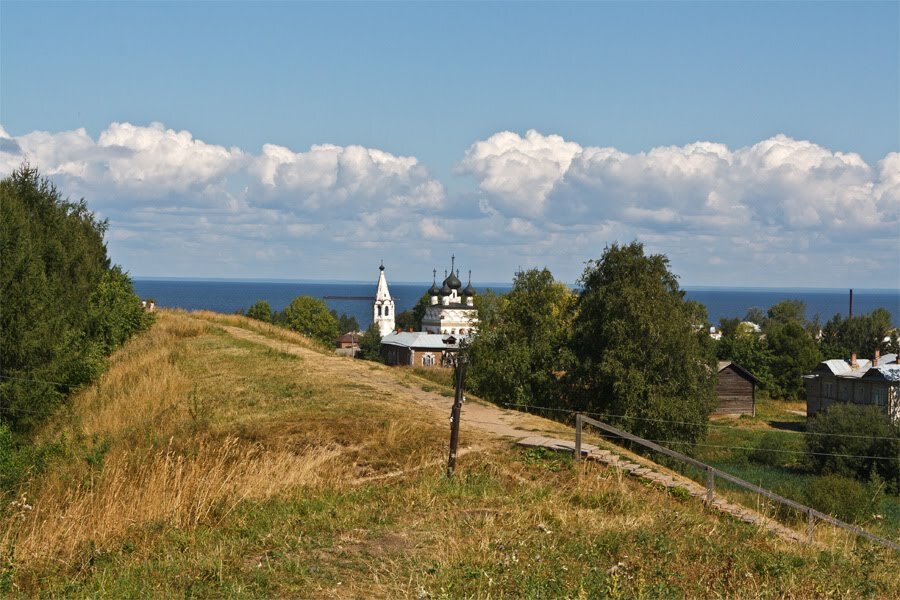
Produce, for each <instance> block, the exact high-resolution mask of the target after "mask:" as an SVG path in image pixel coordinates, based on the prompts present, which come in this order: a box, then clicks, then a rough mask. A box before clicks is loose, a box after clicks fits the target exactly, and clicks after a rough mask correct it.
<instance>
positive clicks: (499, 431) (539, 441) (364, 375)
mask: <svg viewBox="0 0 900 600" xmlns="http://www.w3.org/2000/svg"><path fill="white" fill-rule="evenodd" d="M216 326H217V327H220V328H222V329H223V330H224V331H226V332H227V333H228V334H229V335H232V336H234V337H236V338H239V339H242V340H247V341H250V342H254V343H258V344H261V345H264V346H268V347H271V348H274V349H276V350H279V351H281V352H287V353H289V354H294V355H297V356H301V357H304V358H308V359H310V360H311V361H320V362H322V363H323V364H326V365H330V366H335V367H337V366H338V365H340V369H341V370H343V371H345V372H346V373H348V375H349V376H350V377H351V378H356V379H359V380H365V381H366V383H367V385H370V386H371V387H372V388H374V389H376V390H378V391H379V392H380V393H383V394H385V395H389V396H400V397H407V398H412V399H413V400H414V401H415V402H417V403H418V404H421V405H422V406H424V407H426V408H428V409H429V410H430V411H431V412H433V413H434V414H435V418H444V419H447V418H448V417H449V415H450V409H451V406H452V404H453V399H452V398H449V397H447V396H445V395H442V394H440V393H436V392H431V391H427V390H424V389H421V387H419V386H417V385H415V384H413V383H411V382H407V381H404V380H403V379H401V378H400V377H397V367H387V366H384V365H379V364H376V363H371V362H366V361H358V360H354V359H351V358H348V357H344V356H337V355H334V356H329V355H326V354H320V353H318V352H316V351H314V350H310V349H309V348H305V347H303V346H301V345H299V344H293V343H291V342H287V341H284V340H277V339H272V338H269V337H266V336H264V335H262V334H259V333H256V332H254V331H250V330H248V329H243V328H241V327H234V326H229V325H221V324H216ZM373 369H374V371H373ZM373 372H378V373H381V374H383V375H384V376H383V377H372V374H373ZM422 383H423V384H424V383H425V382H422ZM461 424H462V426H463V427H474V428H477V429H479V430H481V431H483V432H486V433H488V434H491V435H494V436H500V437H504V438H509V439H511V440H514V441H516V442H519V443H523V444H524V445H529V446H542V447H546V448H550V449H554V450H568V451H572V450H573V449H574V442H573V441H571V440H574V439H575V432H574V429H572V428H571V427H568V426H566V425H564V424H562V423H557V422H556V421H550V420H549V419H544V418H542V417H538V416H535V415H530V414H527V413H523V412H518V411H511V410H506V409H503V408H500V407H498V406H495V405H493V404H487V403H483V402H480V401H469V402H466V403H465V404H464V405H463V412H462V417H461ZM559 437H562V438H564V439H559ZM599 443H601V444H602V445H603V448H598V447H596V446H590V445H586V446H587V447H586V449H587V451H588V455H587V459H588V460H591V461H595V462H599V463H603V464H606V465H607V466H609V467H612V468H616V469H621V470H622V471H624V472H626V473H628V474H630V475H633V476H635V477H639V478H642V479H644V480H646V481H650V482H653V483H656V484H659V485H661V486H663V487H666V488H675V487H680V488H684V489H685V490H687V492H688V493H689V494H691V495H692V496H695V497H699V498H702V497H704V496H705V495H706V489H705V488H704V487H703V486H702V485H700V484H698V483H696V482H694V481H693V480H692V479H690V478H687V477H684V476H683V475H680V474H678V473H675V472H674V471H671V470H669V469H666V468H665V467H662V466H660V465H658V464H656V463H654V462H652V461H650V460H648V459H646V458H644V457H641V456H638V455H636V454H633V453H631V452H628V451H627V450H625V449H623V448H620V447H618V446H615V445H613V444H609V443H605V442H599ZM463 451H465V450H463ZM469 451H471V449H469ZM392 475H393V474H392ZM711 506H712V508H714V509H716V510H718V511H720V512H723V513H726V514H729V515H731V516H733V517H735V518H737V519H740V520H742V521H745V522H747V523H751V524H753V525H756V526H758V527H760V528H763V529H766V530H768V531H770V532H772V533H775V534H777V535H779V536H781V537H783V538H784V539H787V540H790V541H802V540H803V537H802V536H801V535H800V534H799V533H798V532H796V531H794V530H792V529H790V528H788V527H785V526H783V525H781V524H780V523H778V522H776V521H774V520H772V519H770V518H768V517H766V516H764V515H762V514H760V513H759V512H757V511H754V510H751V509H749V508H746V507H744V506H741V505H738V504H733V503H730V502H726V501H725V500H723V499H722V498H721V497H717V498H716V499H715V500H714V501H713V503H712V505H711Z"/></svg>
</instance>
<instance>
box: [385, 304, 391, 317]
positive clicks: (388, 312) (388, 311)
mask: <svg viewBox="0 0 900 600" xmlns="http://www.w3.org/2000/svg"><path fill="white" fill-rule="evenodd" d="M390 314H391V307H390V306H385V307H384V316H386V317H388V316H390Z"/></svg>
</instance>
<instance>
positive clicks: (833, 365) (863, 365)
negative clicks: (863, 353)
mask: <svg viewBox="0 0 900 600" xmlns="http://www.w3.org/2000/svg"><path fill="white" fill-rule="evenodd" d="M856 364H857V365H859V368H857V369H854V368H852V367H851V366H850V363H849V362H847V361H846V360H843V359H840V358H832V359H830V360H823V361H822V362H820V363H819V364H818V365H817V366H816V368H815V370H814V372H813V376H815V373H816V372H819V373H821V372H823V371H825V372H829V373H831V374H832V375H834V376H835V377H845V378H848V379H859V378H860V377H863V376H865V375H867V374H868V373H869V372H870V371H873V370H879V371H880V370H881V369H887V371H889V372H893V370H894V367H900V365H897V355H896V354H885V355H883V356H881V357H880V358H879V359H878V366H877V367H873V366H872V361H871V360H868V359H866V358H861V359H857V361H856ZM876 377H877V376H876Z"/></svg>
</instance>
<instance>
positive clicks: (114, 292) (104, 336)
mask: <svg viewBox="0 0 900 600" xmlns="http://www.w3.org/2000/svg"><path fill="white" fill-rule="evenodd" d="M89 311H90V312H89V316H90V319H89V322H88V337H90V338H91V339H93V340H94V341H95V342H97V343H99V344H100V349H101V351H102V353H103V354H109V353H111V352H112V351H113V350H115V349H116V348H118V347H119V346H121V345H122V344H123V343H124V342H125V341H126V340H127V339H128V338H130V337H131V336H132V335H134V334H135V333H137V332H138V331H141V330H143V329H145V328H146V327H147V326H148V325H149V324H150V323H151V322H152V320H153V316H152V313H148V312H146V311H144V309H143V308H142V307H141V300H140V298H138V297H137V295H136V294H135V293H134V286H133V285H132V283H131V278H129V277H128V275H127V274H126V273H124V272H123V271H122V269H121V268H120V267H118V266H114V267H113V268H112V269H110V270H109V271H107V272H105V273H104V274H103V278H102V279H101V280H100V283H99V284H98V285H97V288H96V289H95V290H94V293H93V294H91V298H90V303H89Z"/></svg>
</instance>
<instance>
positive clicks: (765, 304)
mask: <svg viewBox="0 0 900 600" xmlns="http://www.w3.org/2000/svg"><path fill="white" fill-rule="evenodd" d="M389 285H390V290H391V295H392V296H393V297H394V302H395V304H396V308H397V312H401V311H404V310H407V309H409V308H411V307H412V306H413V305H414V304H415V303H416V301H418V299H419V298H420V297H421V296H422V294H424V293H425V291H426V290H427V289H428V288H429V287H430V286H431V282H427V283H390V284H389ZM134 287H135V290H136V291H137V293H138V295H140V296H141V297H142V298H153V299H155V300H156V303H157V305H158V306H161V307H167V308H183V309H186V310H197V309H208V310H213V311H216V312H223V313H233V312H235V311H237V310H246V309H247V308H249V307H250V306H251V305H252V304H253V303H254V302H256V301H257V300H265V301H266V302H268V303H269V305H270V306H271V307H272V309H273V310H284V307H285V306H287V305H288V303H289V302H290V301H291V300H292V299H293V298H295V297H296V296H300V295H308V296H314V297H317V298H323V297H325V296H344V297H347V296H361V297H365V298H373V297H374V296H375V282H374V281H373V282H372V283H340V282H338V283H331V282H265V281H209V280H188V279H135V281H134ZM476 287H477V286H476ZM487 287H490V288H491V289H493V290H494V291H495V292H498V293H502V292H506V291H509V289H510V286H508V285H507V286H502V285H490V286H487ZM478 289H479V290H482V289H484V288H482V287H478ZM685 290H686V292H687V293H686V296H687V298H689V299H691V300H696V301H698V302H700V303H701V304H703V305H705V306H706V310H707V313H708V314H709V319H710V322H712V323H718V322H719V319H722V318H731V317H743V316H744V315H745V314H747V311H748V310H749V309H750V308H754V307H756V308H760V309H762V310H763V311H765V310H767V309H768V308H769V307H770V306H772V305H773V304H777V303H778V302H781V301H782V300H802V301H804V302H805V303H806V316H807V318H812V317H813V316H814V315H816V314H818V315H819V316H820V317H821V319H822V322H823V323H824V322H825V321H827V320H828V319H830V318H831V317H832V316H834V315H835V314H837V313H840V314H841V315H843V316H846V315H847V311H848V307H849V306H848V305H849V290H846V289H810V288H797V289H788V288H711V287H691V286H686V287H685ZM325 302H326V304H328V307H329V308H331V309H333V310H335V311H337V313H338V314H340V313H346V314H347V315H350V316H354V317H356V320H357V322H358V323H359V324H360V327H362V328H363V329H365V328H367V327H368V326H369V324H370V323H371V322H372V303H371V300H347V299H342V300H337V299H334V300H332V299H329V300H326V301H325ZM876 308H886V309H887V310H888V311H890V313H891V316H892V317H893V321H894V324H895V325H896V324H897V323H898V316H900V290H866V289H858V290H854V291H853V313H854V314H857V315H859V314H863V313H867V312H870V311H872V310H874V309H876Z"/></svg>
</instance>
